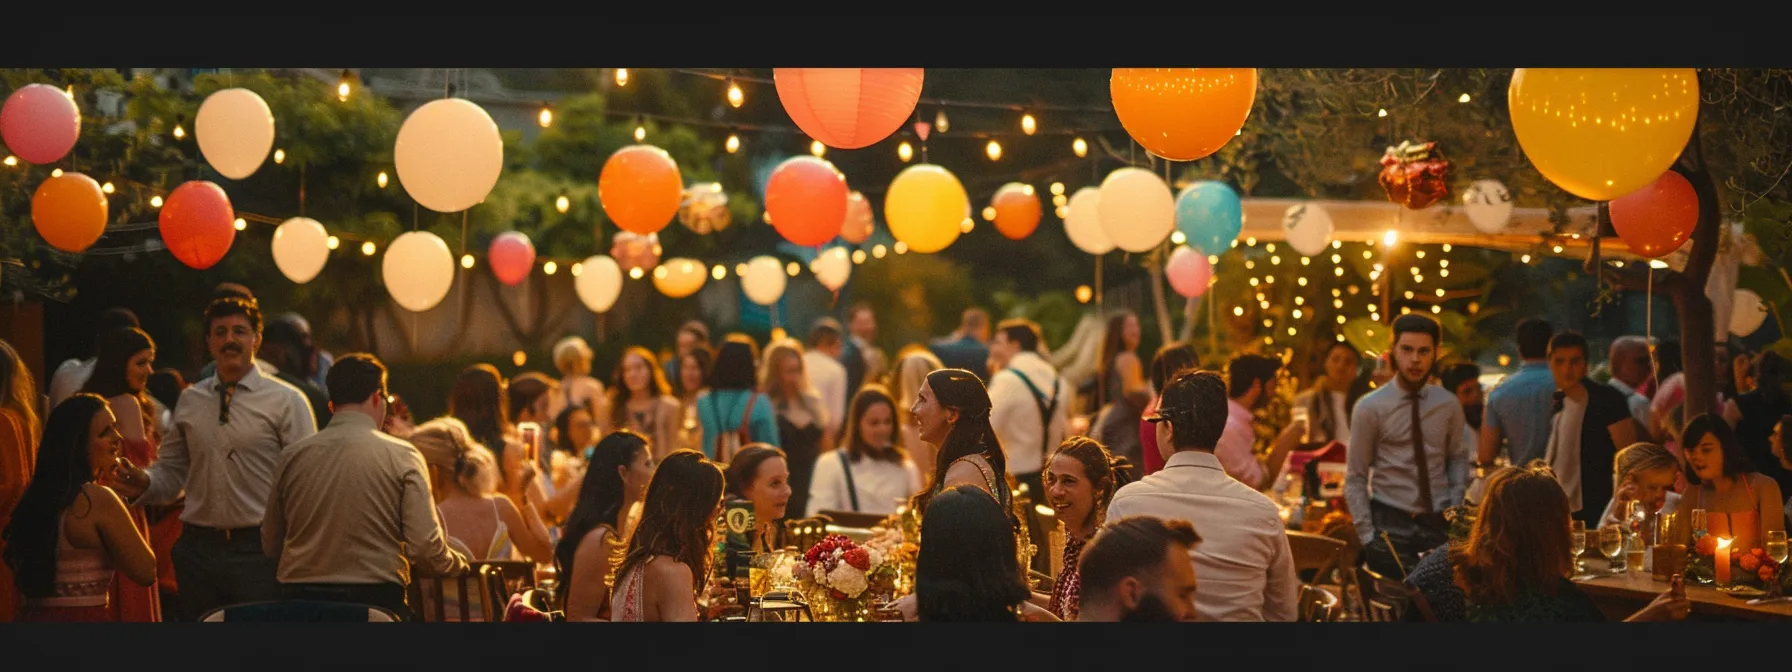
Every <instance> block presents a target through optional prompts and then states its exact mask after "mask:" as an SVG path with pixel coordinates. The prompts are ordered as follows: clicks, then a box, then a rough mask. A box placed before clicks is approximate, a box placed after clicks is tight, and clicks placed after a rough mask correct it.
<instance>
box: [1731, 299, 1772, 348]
mask: <svg viewBox="0 0 1792 672" xmlns="http://www.w3.org/2000/svg"><path fill="white" fill-rule="evenodd" d="M1766 322H1767V306H1766V304H1763V303H1761V295H1760V294H1756V293H1755V292H1754V290H1749V289H1738V290H1736V294H1735V296H1734V297H1733V298H1731V299H1730V334H1731V335H1733V336H1736V337H1738V338H1745V337H1747V336H1748V335H1749V334H1753V333H1755V330H1757V329H1760V328H1761V325H1762V324H1765V323H1766Z"/></svg>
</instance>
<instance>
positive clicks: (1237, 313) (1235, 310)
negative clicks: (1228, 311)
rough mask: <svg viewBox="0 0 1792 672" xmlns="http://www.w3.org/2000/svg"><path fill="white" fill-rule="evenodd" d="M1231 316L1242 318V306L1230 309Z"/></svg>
mask: <svg viewBox="0 0 1792 672" xmlns="http://www.w3.org/2000/svg"><path fill="white" fill-rule="evenodd" d="M1232 315H1233V316H1235V317H1244V306H1234V307H1233V308H1232Z"/></svg>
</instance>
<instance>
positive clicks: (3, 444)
mask: <svg viewBox="0 0 1792 672" xmlns="http://www.w3.org/2000/svg"><path fill="white" fill-rule="evenodd" d="M39 403H40V402H39V400H38V396H37V384H36V381H34V380H32V378H31V369H29V368H26V367H25V361H24V360H23V359H20V358H19V353H18V351H16V350H13V349H12V344H10V343H7V342H6V341H3V340H0V529H5V528H6V525H7V523H8V522H9V521H11V520H12V512H13V510H14V508H15V507H17V506H18V505H19V498H21V497H24V496H25V487H26V484H27V483H30V482H31V473H32V472H33V471H34V470H36V468H37V441H38V434H39V432H41V431H42V430H43V428H42V427H41V426H39V425H38V418H37V406H38V404H39ZM5 550H6V540H5V539H0V553H4V552H5ZM14 602H16V599H15V597H14V596H13V581H12V570H11V569H10V568H9V567H7V566H6V563H0V623H4V622H7V621H10V620H13V617H14V613H13V612H14V610H15V609H16V608H17V607H16V605H15V604H14Z"/></svg>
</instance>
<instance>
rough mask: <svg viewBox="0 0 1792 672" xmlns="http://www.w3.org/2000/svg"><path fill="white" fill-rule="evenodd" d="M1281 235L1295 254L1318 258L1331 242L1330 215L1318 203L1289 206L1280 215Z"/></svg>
mask: <svg viewBox="0 0 1792 672" xmlns="http://www.w3.org/2000/svg"><path fill="white" fill-rule="evenodd" d="M1282 233H1283V234H1284V235H1286V236H1287V238H1288V246H1289V247H1292V248H1294V251H1295V252H1299V253H1301V254H1302V255H1304V256H1308V257H1312V256H1318V255H1319V254H1320V253H1322V252H1324V251H1325V246H1326V245H1329V244H1331V242H1332V215H1331V213H1330V212H1326V210H1325V206H1322V205H1320V204H1318V203H1299V204H1296V205H1293V206H1290V207H1289V208H1288V210H1287V211H1286V212H1284V213H1282ZM1215 254H1218V253H1217V252H1216V253H1215Z"/></svg>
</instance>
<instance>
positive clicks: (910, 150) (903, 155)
mask: <svg viewBox="0 0 1792 672" xmlns="http://www.w3.org/2000/svg"><path fill="white" fill-rule="evenodd" d="M896 158H898V159H902V162H903V163H908V160H909V159H912V158H915V148H914V147H913V146H910V145H909V144H908V141H907V140H904V141H902V144H900V145H897V146H896Z"/></svg>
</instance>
